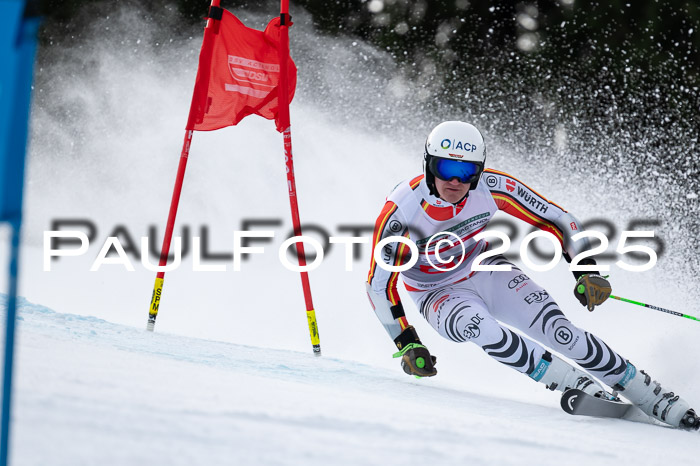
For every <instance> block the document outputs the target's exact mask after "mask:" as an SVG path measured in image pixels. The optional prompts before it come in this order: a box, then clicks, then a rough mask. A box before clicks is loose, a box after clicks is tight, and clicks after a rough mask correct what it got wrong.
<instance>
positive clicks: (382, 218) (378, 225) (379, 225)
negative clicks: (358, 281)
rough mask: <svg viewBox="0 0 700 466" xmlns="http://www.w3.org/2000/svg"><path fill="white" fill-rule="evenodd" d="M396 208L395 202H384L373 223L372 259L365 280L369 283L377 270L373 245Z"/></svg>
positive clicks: (379, 237) (381, 234)
mask: <svg viewBox="0 0 700 466" xmlns="http://www.w3.org/2000/svg"><path fill="white" fill-rule="evenodd" d="M397 208H398V206H397V205H396V204H394V203H393V202H391V201H387V203H386V204H384V208H383V209H382V212H381V213H380V214H379V217H377V221H376V222H375V224H374V234H373V235H372V261H371V262H370V266H369V274H368V276H367V282H368V283H370V284H371V283H372V279H373V278H374V272H375V271H376V270H377V262H376V261H375V260H374V247H375V246H376V245H377V243H378V242H379V241H380V240H381V239H382V236H383V234H384V229H385V228H386V224H387V223H388V222H389V219H390V218H391V216H392V215H393V214H394V212H396V209H397Z"/></svg>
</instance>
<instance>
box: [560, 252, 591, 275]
mask: <svg viewBox="0 0 700 466" xmlns="http://www.w3.org/2000/svg"><path fill="white" fill-rule="evenodd" d="M564 259H566V262H568V263H569V264H570V263H571V257H569V255H568V254H566V253H564ZM578 265H597V262H596V261H595V259H592V258H590V257H586V258H585V259H582V260H581V261H580V262H579V263H578ZM571 273H573V274H574V278H575V279H576V280H578V279H579V278H581V277H582V276H584V275H586V274H589V273H593V274H596V275H600V272H584V271H579V270H577V271H572V272H571Z"/></svg>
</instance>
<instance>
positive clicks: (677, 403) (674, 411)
mask: <svg viewBox="0 0 700 466" xmlns="http://www.w3.org/2000/svg"><path fill="white" fill-rule="evenodd" d="M613 389H615V390H616V391H618V392H619V393H620V394H621V395H622V396H623V397H625V398H627V399H628V400H629V401H630V402H632V403H633V404H635V405H637V407H639V409H641V410H642V411H643V412H644V413H646V414H647V415H648V416H650V417H653V418H654V419H658V420H659V421H661V422H663V423H665V424H669V425H671V426H673V427H679V428H681V429H687V430H698V428H700V417H698V415H697V414H695V411H694V410H693V409H691V408H690V405H689V404H688V402H687V401H685V400H684V399H683V398H681V397H679V396H678V395H676V394H674V393H673V392H672V391H670V390H666V389H664V388H662V387H661V384H660V383H658V382H657V381H655V380H654V381H652V380H651V377H649V375H647V373H646V372H644V371H637V369H636V368H635V367H634V365H633V364H632V363H631V362H629V361H627V369H626V370H625V375H624V376H623V378H622V380H621V381H620V382H618V383H617V384H615V386H613Z"/></svg>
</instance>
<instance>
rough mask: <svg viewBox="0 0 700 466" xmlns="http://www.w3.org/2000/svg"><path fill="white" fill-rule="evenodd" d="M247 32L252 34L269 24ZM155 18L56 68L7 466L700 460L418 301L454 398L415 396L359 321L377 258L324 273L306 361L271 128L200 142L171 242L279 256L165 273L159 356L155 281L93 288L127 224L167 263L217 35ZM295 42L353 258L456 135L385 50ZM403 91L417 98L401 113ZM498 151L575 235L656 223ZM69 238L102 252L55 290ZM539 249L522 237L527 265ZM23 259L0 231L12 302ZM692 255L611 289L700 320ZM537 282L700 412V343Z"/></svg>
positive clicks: (335, 227)
mask: <svg viewBox="0 0 700 466" xmlns="http://www.w3.org/2000/svg"><path fill="white" fill-rule="evenodd" d="M242 13H243V15H242V19H243V20H244V21H245V22H246V24H250V25H252V26H262V25H264V24H265V23H266V22H267V18H266V17H262V16H255V15H254V14H250V15H248V14H246V12H242ZM145 18H146V16H144V15H142V14H139V13H138V12H134V11H132V10H129V9H128V8H122V9H117V10H115V11H114V12H111V13H110V17H109V18H106V17H105V18H97V17H95V18H93V17H91V28H92V29H89V28H88V29H86V30H85V31H83V32H82V33H81V36H80V37H79V38H77V39H75V38H74V40H72V39H68V38H66V39H65V40H64V42H63V43H60V44H57V45H53V46H52V47H47V48H46V49H40V51H39V54H40V62H39V64H38V66H37V70H36V74H37V76H36V79H35V89H34V95H33V97H34V102H33V108H32V121H31V128H32V138H31V142H30V156H29V161H28V171H27V180H26V193H25V212H24V224H23V237H22V239H23V247H22V251H21V266H20V274H21V277H20V283H19V287H20V294H21V295H22V296H24V297H25V298H26V299H28V300H30V301H31V302H34V303H39V304H41V305H42V306H46V307H41V306H38V305H37V306H34V305H30V304H28V303H27V302H26V301H22V309H21V314H20V317H21V318H22V319H23V320H22V321H21V322H20V325H19V328H18V356H17V378H16V388H15V394H16V398H15V407H16V409H15V411H14V413H13V420H14V422H13V426H14V431H13V437H12V442H13V443H12V455H13V457H12V458H13V460H14V463H13V464H42V465H44V464H71V465H73V464H90V465H92V464H102V465H112V464H114V465H116V464H147V463H150V464H212V463H214V464H216V463H222V464H223V463H226V464H231V463H242V464H306V463H314V464H387V463H392V464H394V463H397V464H400V463H408V462H419V461H422V462H430V463H431V464H456V463H458V462H459V463H461V464H462V463H465V462H472V463H476V464H508V463H523V462H534V461H537V462H539V463H545V464H547V463H551V464H555V463H556V464H561V463H570V464H580V463H582V462H583V461H584V460H591V461H593V462H595V463H600V464H613V463H614V464H616V465H618V464H619V463H620V462H628V461H629V462H632V461H634V463H635V464H636V465H640V464H658V463H659V462H661V460H664V461H669V462H672V461H674V460H676V461H681V460H682V461H684V462H687V460H686V458H688V457H698V448H697V446H696V445H697V442H696V440H695V439H697V437H691V436H690V435H691V434H688V433H684V432H678V431H671V430H668V429H663V428H660V427H655V426H648V425H640V424H633V423H629V422H624V421H612V420H599V419H581V418H572V417H569V416H567V415H566V414H564V413H563V412H562V411H561V410H560V409H559V407H558V402H559V399H558V396H557V395H556V394H553V393H551V392H549V391H547V390H545V389H544V388H543V387H542V385H540V384H537V383H535V382H533V381H532V380H530V379H528V378H527V377H523V376H522V375H521V374H519V373H517V372H515V371H513V370H512V369H510V368H508V367H506V366H503V365H500V364H496V363H494V362H493V360H491V359H490V358H489V357H488V356H487V355H485V353H483V352H482V351H481V350H480V349H479V348H478V347H476V346H475V345H469V344H462V345H460V344H457V343H454V342H450V341H447V340H445V339H442V338H441V337H440V336H439V335H437V333H436V332H434V331H433V330H432V329H431V328H430V327H429V326H428V324H427V323H426V322H425V321H424V320H423V319H421V317H420V315H419V314H418V312H417V311H416V309H415V308H414V306H413V305H412V304H409V300H408V298H407V297H405V296H404V302H405V303H407V304H406V309H407V317H408V320H409V322H410V323H411V324H413V325H414V326H415V327H416V328H417V330H418V332H419V335H420V336H421V339H422V340H423V342H424V343H425V344H426V345H427V346H428V347H429V348H430V350H431V352H432V353H433V354H435V355H436V356H437V357H438V360H439V361H438V366H437V367H438V371H439V373H438V375H437V377H434V378H430V379H426V380H415V379H412V378H410V377H407V376H406V375H405V374H403V372H402V371H401V369H400V366H399V364H398V362H397V361H396V360H393V359H392V358H391V354H392V353H393V352H394V351H395V348H394V346H393V344H392V342H391V341H390V340H389V338H388V337H387V335H386V334H385V332H384V330H383V328H382V327H381V325H380V324H379V323H378V321H377V319H376V317H375V316H374V314H373V312H372V310H371V308H370V306H369V304H368V302H367V298H366V295H365V290H364V281H365V279H366V273H367V272H366V267H367V266H368V263H369V250H368V248H367V247H366V246H364V247H363V249H362V259H361V260H357V261H354V262H353V263H352V265H353V270H352V271H345V264H344V253H343V251H342V249H341V247H340V246H339V245H335V246H334V249H333V250H332V251H329V252H328V254H327V255H326V259H325V260H324V262H323V264H322V265H321V266H320V267H319V268H318V269H317V270H316V271H314V272H312V273H311V274H310V280H311V288H312V291H313V296H314V304H315V307H316V312H317V318H318V324H319V330H320V336H321V347H322V350H323V354H324V356H323V357H322V358H314V357H313V356H312V355H311V345H310V341H309V332H308V327H307V321H306V317H305V312H304V309H305V308H304V300H303V295H302V292H301V287H300V284H299V277H298V274H296V273H292V272H289V271H287V270H286V269H284V268H283V267H282V266H281V265H280V263H279V260H278V258H277V248H278V247H279V245H280V244H281V243H282V241H283V240H284V238H285V237H286V235H287V234H288V232H289V231H290V230H291V221H290V215H289V204H288V200H287V190H286V185H285V173H284V163H283V153H282V137H281V135H280V134H279V133H277V132H275V130H274V125H273V124H271V123H270V122H269V121H266V120H263V119H261V118H256V117H251V118H248V119H246V120H244V121H243V122H241V124H240V125H239V126H237V127H235V128H226V129H222V130H219V131H215V132H210V133H199V132H198V133H196V134H195V136H194V140H193V145H192V150H191V153H190V159H189V163H188V168H187V174H186V177H185V183H184V188H183V193H182V198H181V204H180V209H179V211H178V217H177V224H176V227H175V234H176V235H178V236H202V232H201V231H200V228H201V227H203V226H206V227H207V228H208V231H209V240H210V244H209V250H210V251H213V252H217V253H221V252H228V253H231V251H232V247H233V232H234V231H235V230H241V229H243V225H242V224H243V221H244V220H245V219H279V221H280V222H281V224H280V225H279V226H274V227H270V228H263V227H259V226H258V227H255V228H251V229H255V230H262V229H270V230H273V231H274V233H275V237H274V239H273V240H272V242H270V243H267V244H265V245H264V247H265V253H264V254H259V255H256V256H255V257H252V258H251V259H250V260H248V261H245V262H244V263H243V266H242V270H241V271H240V272H234V271H233V270H232V263H231V261H218V262H208V263H207V264H208V265H214V264H218V265H226V267H227V271H226V272H206V273H205V272H193V271H192V266H193V264H192V257H191V255H189V256H188V257H187V258H185V259H184V260H183V263H182V265H181V267H180V268H179V269H178V270H175V271H173V272H168V273H167V274H166V276H165V285H164V290H163V298H162V302H161V307H160V312H159V316H158V321H157V324H156V333H155V334H148V333H146V332H145V331H144V328H145V324H146V319H147V312H148V304H149V301H150V297H151V292H152V289H153V280H154V278H155V274H154V273H153V272H149V271H147V270H146V269H144V267H143V266H142V265H141V264H140V263H139V262H138V260H133V259H132V262H133V265H134V267H135V271H133V272H129V271H127V270H126V269H125V268H124V267H123V266H121V265H114V264H107V265H104V266H102V267H101V268H100V269H99V270H98V271H97V272H91V271H90V267H91V265H92V263H93V261H94V259H95V257H96V256H97V254H98V252H99V251H100V249H101V247H102V245H103V244H104V242H105V241H106V239H107V237H108V236H110V235H111V234H112V233H113V232H114V231H115V230H117V229H118V228H119V227H123V228H122V232H123V231H124V230H126V231H128V233H129V235H130V236H131V238H132V239H133V240H134V241H135V247H136V248H137V249H138V247H139V243H138V241H139V237H141V236H147V235H148V234H149V227H151V226H152V227H154V228H156V231H157V234H156V238H151V241H155V242H156V243H157V247H156V249H159V247H160V240H161V236H162V234H163V229H164V225H165V220H166V216H167V211H168V207H169V204H170V196H171V193H172V186H173V180H174V179H175V173H176V170H177V162H178V158H179V154H180V149H181V144H182V138H183V133H184V131H183V127H184V124H185V120H186V115H187V110H188V106H189V103H190V96H191V90H192V86H193V82H194V76H195V73H196V66H197V55H198V52H199V47H200V44H201V28H197V29H196V30H194V31H193V32H192V37H191V38H183V37H180V36H177V35H176V34H174V33H172V38H173V40H169V39H170V37H169V35H170V34H171V32H169V30H167V29H164V30H155V29H154V28H153V27H152V24H150V23H149V21H148V20H147V19H145ZM295 24H296V26H295V28H296V32H295V33H294V35H293V37H292V40H293V44H292V48H293V50H294V51H295V52H294V53H295V54H296V55H295V60H296V61H297V65H298V67H299V73H300V78H299V79H300V81H299V82H300V88H299V89H298V92H297V95H296V97H295V100H294V102H293V104H292V108H291V113H292V129H293V132H292V134H293V146H294V156H295V173H296V179H297V188H298V194H299V196H298V198H299V206H300V214H301V218H302V221H303V222H304V223H306V224H316V225H320V226H321V227H323V228H324V229H325V230H326V231H328V232H329V233H330V234H331V235H336V236H349V233H347V232H345V233H342V232H341V231H340V227H341V226H343V225H372V224H373V222H374V219H375V218H376V216H377V214H378V213H379V211H380V209H381V207H382V205H383V202H384V198H385V196H386V195H387V194H388V192H389V191H390V190H391V188H392V187H393V186H394V185H396V184H397V183H398V182H400V181H401V180H403V179H406V178H409V177H412V176H415V175H416V174H418V173H419V172H420V171H421V157H422V150H423V144H424V138H425V135H426V134H427V131H428V130H429V128H430V127H432V126H434V125H435V124H437V123H439V122H440V121H442V120H443V119H447V118H455V117H459V115H450V114H449V113H448V112H449V109H446V110H445V113H431V111H429V110H422V109H423V105H422V103H421V102H418V101H412V100H411V97H410V96H413V95H418V96H419V97H420V96H422V97H421V98H425V94H426V92H428V98H429V88H423V87H421V89H420V92H418V89H414V88H411V87H410V86H411V85H410V83H409V82H407V81H403V80H402V79H401V75H400V74H398V73H396V69H395V65H394V64H393V61H392V60H391V58H390V57H388V56H386V55H383V54H382V53H381V52H379V51H376V50H374V49H372V48H371V47H369V46H368V45H367V44H362V43H361V42H360V43H352V42H351V40H349V39H343V38H329V37H325V36H321V35H319V34H317V33H315V32H314V31H313V30H312V28H311V26H310V25H309V24H310V21H308V20H307V19H305V16H304V15H303V13H300V14H299V15H295ZM348 77H351V78H352V79H348ZM397 83H399V84H401V86H404V87H405V86H408V91H406V92H403V91H402V95H405V96H409V97H406V98H403V99H402V100H397V99H398V96H397V95H396V94H395V93H394V91H395V90H396V89H395V88H396V86H397V85H398V84H397ZM401 86H400V87H401ZM426 89H427V90H426ZM404 91H405V89H404ZM414 91H415V92H414ZM472 98H488V96H482V97H479V96H472ZM375 112H376V113H375ZM376 115H380V117H377V116H376ZM388 115H389V116H390V119H389V118H388V117H387V116H388ZM384 117H387V118H384ZM379 119H380V120H381V121H378V120H379ZM387 127H392V128H394V127H395V130H390V131H389V130H387V129H386V128H387ZM499 136H501V135H498V134H487V135H486V139H487V143H488V144H489V165H491V166H492V167H494V168H498V169H503V170H506V171H509V172H511V173H513V174H514V175H515V176H518V177H520V178H521V179H523V181H525V182H527V183H528V184H530V185H531V186H532V187H533V188H534V189H537V190H539V191H541V192H542V193H543V194H544V195H545V196H547V197H548V198H550V199H554V200H556V202H557V203H558V204H560V205H563V206H565V208H567V209H568V210H570V211H572V212H574V213H575V214H576V215H577V216H578V217H580V218H581V219H582V220H586V219H588V218H593V217H599V216H604V217H606V218H609V219H611V220H613V221H614V222H616V225H617V227H618V232H619V230H622V229H624V228H625V226H626V225H627V223H628V221H629V220H630V219H632V218H635V216H637V215H640V212H642V214H646V213H648V211H649V209H653V208H657V207H658V208H660V207H659V206H656V205H655V204H653V203H649V204H648V205H644V206H640V205H639V204H630V205H625V206H624V208H623V207H621V202H622V200H624V199H628V198H631V197H630V196H629V194H630V193H632V192H633V190H634V189H636V188H635V187H634V186H629V187H628V186H626V185H625V186H623V187H621V188H619V189H610V190H596V189H593V188H592V187H591V186H590V184H589V183H587V182H583V181H582V180H581V179H580V178H576V177H577V174H575V173H568V172H566V171H565V170H564V169H563V168H562V167H561V165H560V164H558V163H556V159H553V160H533V159H523V158H522V157H519V156H518V155H517V154H518V153H519V152H518V151H516V150H514V148H513V147H509V146H508V145H507V144H504V143H502V142H501V138H500V137H499ZM572 150H574V149H572ZM601 150H602V148H601ZM563 170H564V171H563ZM563 172H564V173H565V174H566V177H562V176H561V174H562V173H563ZM584 181H585V180H584ZM625 190H627V191H625ZM637 194H638V193H637ZM591 196H595V197H591ZM601 196H602V202H593V201H589V202H583V201H582V200H590V199H599V198H601ZM640 209H642V210H640ZM644 209H646V210H644ZM601 211H602V212H603V213H601ZM69 218H72V219H87V220H89V221H91V222H92V223H94V225H95V226H96V228H97V232H96V237H95V238H94V240H93V241H92V242H91V244H90V248H89V250H88V252H87V254H85V255H84V256H81V257H62V258H60V259H57V260H54V261H53V262H52V264H51V271H44V270H43V234H44V231H46V230H50V229H51V225H52V222H53V221H55V220H57V219H58V220H60V219H63V220H65V219H69ZM185 226H188V227H189V233H188V234H186V232H185V231H184V227H185ZM64 229H65V227H64ZM527 231H528V230H527V229H525V228H523V229H521V230H519V232H518V237H517V238H513V247H512V250H513V251H517V250H518V247H519V242H520V240H521V239H522V237H523V236H524V234H525V233H526V232H527ZM618 235H619V233H618ZM618 237H619V236H618ZM681 237H682V236H681ZM121 239H122V240H123V239H124V236H123V233H122V236H121ZM616 240H617V238H615V239H612V238H611V249H612V248H613V246H614V244H615V242H616ZM125 246H126V244H125ZM7 253H8V247H7V238H6V231H5V230H4V229H3V228H2V227H0V292H6V291H7V288H6V286H7V275H6V274H7V269H6V266H5V264H6V263H7ZM686 254H687V250H686V248H685V246H684V244H683V243H682V242H681V243H672V242H671V241H670V240H668V241H667V248H666V253H665V255H664V256H663V258H662V259H661V260H660V261H659V263H658V264H657V266H656V267H655V269H653V270H652V271H651V272H648V273H631V272H625V271H623V270H621V269H619V268H616V267H614V266H613V269H612V273H611V275H612V278H611V280H612V282H613V289H614V291H615V292H616V293H619V294H620V295H621V296H624V297H629V298H632V299H637V300H640V301H644V302H649V303H652V304H656V305H659V306H663V307H667V308H670V309H676V310H679V311H682V312H686V313H695V314H700V313H698V310H697V309H693V307H692V306H693V303H694V302H695V300H694V299H693V296H696V294H697V293H696V292H695V291H694V287H693V286H692V283H690V284H689V283H688V280H687V278H686V277H687V276H686V275H683V274H682V273H681V274H680V275H679V272H678V271H679V270H681V267H680V265H681V264H682V263H683V261H685V258H686ZM520 265H521V267H522V264H520ZM528 274H529V275H530V276H531V277H532V278H533V279H535V280H536V281H537V282H538V283H540V284H541V285H543V286H544V287H545V288H546V289H547V290H548V291H549V293H550V295H552V296H553V297H554V298H555V299H556V300H557V302H558V303H559V305H560V306H561V308H562V310H563V311H564V312H565V313H566V314H567V316H568V317H569V318H570V319H571V320H572V321H573V322H574V323H575V324H576V325H578V326H580V327H582V328H584V329H586V330H588V331H590V332H592V333H594V334H596V335H597V336H599V337H601V338H603V339H604V340H605V341H606V342H607V343H608V344H609V345H610V346H611V347H612V348H613V349H615V350H616V351H618V352H619V353H620V354H622V355H623V356H624V357H626V358H629V359H630V360H631V361H632V362H633V363H635V364H636V365H637V367H639V368H641V369H645V370H647V371H648V372H649V373H650V374H651V375H652V376H653V377H654V378H656V379H658V380H659V381H660V382H662V383H663V384H664V385H665V386H668V387H670V388H671V389H673V390H674V391H676V392H677V393H679V394H681V395H682V396H684V397H686V398H687V399H688V401H689V402H690V403H691V404H692V405H694V406H696V407H698V406H700V396H699V395H698V392H697V388H696V387H698V386H699V384H700V372H699V371H698V366H697V360H696V358H694V357H693V356H694V355H696V354H698V351H699V350H700V339H698V338H697V335H698V331H700V327H699V325H700V324H698V323H697V322H691V321H688V320H685V319H680V318H677V317H672V316H669V315H666V314H662V313H659V312H655V311H650V310H644V309H642V308H639V307H636V306H632V305H629V304H625V303H621V302H617V301H614V302H613V301H609V302H607V303H605V305H604V306H601V307H600V308H599V309H597V310H596V311H595V312H593V313H589V312H587V311H586V310H585V309H584V308H582V307H581V306H580V305H579V304H578V302H577V301H576V300H575V298H574V297H573V296H572V291H571V289H572V286H573V280H572V277H571V274H570V273H569V272H568V270H567V269H566V267H565V264H560V265H559V266H557V268H556V269H554V270H552V271H551V272H542V273H540V272H532V271H528ZM399 292H400V293H403V290H402V289H400V291H399ZM694 293H695V294H694ZM47 308H50V309H52V310H53V311H55V312H53V311H51V310H49V309H47ZM642 447H643V448H642ZM662 455H663V456H662Z"/></svg>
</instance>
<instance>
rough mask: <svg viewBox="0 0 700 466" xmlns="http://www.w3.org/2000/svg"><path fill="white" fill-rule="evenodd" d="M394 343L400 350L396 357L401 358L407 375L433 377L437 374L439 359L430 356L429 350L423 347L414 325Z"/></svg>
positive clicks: (407, 328)
mask: <svg viewBox="0 0 700 466" xmlns="http://www.w3.org/2000/svg"><path fill="white" fill-rule="evenodd" d="M394 343H396V347H397V348H398V349H399V351H398V352H397V353H395V354H394V357H395V358H401V367H402V368H403V371H404V372H405V373H406V374H408V375H415V376H416V377H432V376H433V375H435V374H437V369H435V363H436V362H437V358H436V357H435V356H433V355H431V354H430V352H429V351H428V348H426V347H425V346H423V344H422V343H421V341H420V339H419V338H418V334H417V333H416V329H415V328H413V326H412V325H409V326H408V327H406V329H405V330H404V331H403V332H401V334H400V335H399V336H398V337H396V338H395V339H394Z"/></svg>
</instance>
